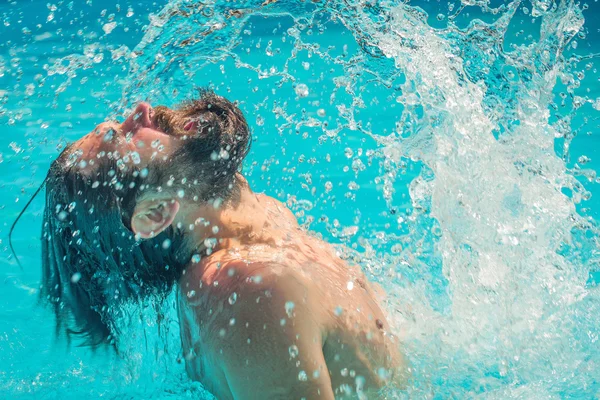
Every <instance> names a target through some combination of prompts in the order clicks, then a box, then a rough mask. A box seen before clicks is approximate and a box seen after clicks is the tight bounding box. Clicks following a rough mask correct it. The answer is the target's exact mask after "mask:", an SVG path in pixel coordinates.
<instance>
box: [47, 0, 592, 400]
mask: <svg viewBox="0 0 600 400" xmlns="http://www.w3.org/2000/svg"><path fill="white" fill-rule="evenodd" d="M473 6H476V8H477V10H479V12H480V15H479V17H480V18H481V19H477V18H473V19H470V20H468V21H467V22H468V23H465V24H464V25H465V26H464V27H462V28H461V27H460V24H459V21H460V18H461V13H464V10H465V9H466V8H467V7H471V9H473ZM524 7H530V8H531V11H529V10H527V13H525V14H527V18H528V20H532V21H533V20H535V21H536V24H537V25H536V26H539V32H537V33H536V34H535V35H530V37H529V38H527V40H524V41H521V42H520V43H512V44H511V43H510V42H511V40H512V39H511V33H510V32H511V29H512V26H513V25H514V24H515V21H517V20H519V19H522V18H524V17H523V15H522V14H520V13H521V12H523V11H522V9H523V8H524ZM520 10H521V11H520ZM437 19H438V20H442V19H447V20H448V23H447V26H446V27H445V28H443V29H435V28H433V27H432V26H431V25H430V24H428V22H427V21H428V14H426V13H425V12H424V11H423V10H421V9H419V8H416V7H411V6H408V5H406V4H402V3H398V2H392V1H389V2H388V1H381V2H376V1H341V0H336V1H329V2H326V3H323V4H322V3H320V2H309V3H305V2H299V1H291V0H288V1H274V2H270V1H267V2H264V3H263V2H260V1H251V0H246V1H242V2H236V3H235V5H233V4H232V3H229V2H218V1H217V2H215V1H203V2H198V1H187V0H174V1H171V2H170V3H169V4H167V5H166V6H165V7H164V9H163V10H162V11H161V12H160V13H158V14H157V15H153V16H152V18H151V22H150V25H149V26H148V27H147V29H146V32H145V35H144V38H143V39H142V40H141V42H140V43H139V44H137V46H135V48H134V49H133V50H131V51H129V49H128V48H125V49H124V48H123V47H117V46H115V45H110V46H108V47H107V48H106V49H105V50H106V51H110V52H111V54H112V60H113V62H115V63H116V62H119V63H122V62H127V63H129V70H128V71H129V72H128V74H127V77H126V78H125V79H123V80H122V90H123V92H122V93H123V98H122V99H115V100H114V101H111V102H110V107H112V110H113V111H114V114H119V113H121V112H123V110H124V109H126V108H131V106H132V105H133V104H135V102H137V101H139V100H147V101H148V100H149V101H152V102H155V103H167V104H172V103H173V101H178V100H183V99H185V98H186V97H188V96H190V95H191V94H193V93H192V84H197V85H205V84H210V85H211V86H213V87H214V89H215V90H216V91H217V92H218V93H220V94H223V95H225V96H227V97H230V98H231V99H240V100H241V107H242V109H243V110H244V111H245V113H246V115H247V116H248V119H249V121H250V122H251V124H252V125H253V129H254V137H255V150H254V153H253V154H252V155H251V159H250V161H249V162H248V166H247V168H246V170H245V173H246V174H247V176H248V177H249V180H250V182H251V184H252V185H253V186H255V187H258V188H259V189H260V188H262V189H265V190H267V191H269V192H270V193H269V194H275V195H277V196H278V197H280V198H281V199H282V200H283V201H286V202H287V204H288V205H289V206H290V207H291V208H292V210H293V211H294V212H295V214H296V215H297V216H298V218H299V219H300V221H301V222H302V223H303V225H304V226H305V227H307V228H310V229H313V230H315V231H317V232H318V233H319V234H321V235H322V236H323V237H324V238H325V239H327V240H337V241H338V242H340V243H341V244H344V245H345V246H340V253H341V254H342V255H343V257H347V258H348V259H350V260H352V261H355V262H358V263H359V264H360V265H362V266H363V268H364V270H365V271H366V272H367V274H368V275H369V277H370V278H371V279H372V280H374V281H377V282H379V283H381V284H382V285H383V286H384V288H385V289H386V292H387V293H388V299H387V302H386V307H387V308H388V311H389V313H390V315H391V320H392V322H393V325H394V326H395V331H396V332H397V333H398V334H399V335H400V336H401V337H402V339H403V341H404V346H405V350H404V351H405V353H406V357H407V360H408V362H409V364H410V368H411V372H412V378H411V382H410V383H409V388H408V389H407V390H406V391H405V392H398V393H393V394H390V398H395V397H399V398H402V397H408V398H449V397H451V398H465V397H480V398H489V399H496V398H497V399H505V398H565V397H582V398H590V397H592V396H594V395H598V393H599V391H600V381H599V380H598V378H597V372H596V371H597V369H598V363H599V362H600V351H599V350H598V345H597V341H598V333H597V332H598V326H599V324H598V323H597V322H596V316H597V315H600V307H599V305H598V304H600V303H599V300H600V299H599V298H598V294H597V289H596V288H595V286H594V284H593V282H591V279H590V273H593V272H594V271H595V270H594V268H595V267H594V265H595V263H596V238H597V231H596V225H595V222H594V221H593V220H592V219H591V217H584V216H582V212H581V210H580V203H581V202H582V201H584V200H588V199H589V197H590V192H589V191H588V190H587V189H586V188H585V187H584V186H583V184H582V180H583V179H580V178H581V177H583V178H585V179H587V180H589V181H593V180H594V179H595V172H594V171H593V170H586V169H582V168H581V167H580V166H579V165H576V166H575V167H571V166H570V160H569V151H570V147H571V143H572V141H573V140H574V137H575V133H574V131H573V130H572V129H571V125H572V124H573V123H574V122H575V121H578V120H579V119H581V118H582V117H583V116H582V112H583V111H582V110H587V108H585V105H586V104H593V103H594V101H595V100H594V99H591V98H589V97H587V96H578V95H576V91H577V89H578V87H579V85H580V82H581V80H582V79H583V78H582V77H581V76H580V73H579V72H578V70H577V68H579V67H578V64H579V63H580V62H582V61H585V60H586V57H584V56H576V55H570V56H569V55H567V54H568V52H569V51H570V49H573V48H575V46H574V43H576V42H574V38H577V37H579V36H578V35H580V34H581V32H582V31H583V30H584V29H583V24H584V19H583V14H582V10H581V9H580V7H579V6H578V5H576V4H575V3H573V2H571V1H561V2H556V3H555V2H553V1H546V0H544V1H538V0H534V1H531V2H530V3H527V4H525V2H521V1H515V2H512V3H510V4H504V5H501V6H499V7H497V8H493V7H492V6H491V5H490V2H488V1H485V0H483V1H477V2H475V1H473V2H471V1H463V2H462V3H461V4H460V6H459V7H458V9H457V10H456V11H455V12H454V14H451V15H449V16H448V17H447V18H446V17H445V16H444V15H441V17H438V18H437ZM484 20H485V21H486V22H484ZM103 29H104V31H105V32H106V31H107V30H108V31H110V32H112V31H113V30H114V29H115V26H114V25H108V27H107V26H106V25H104V28H103ZM110 32H108V33H107V34H109V33H110ZM257 32H258V33H260V34H258V33H257ZM256 37H260V39H256ZM340 43H342V45H340ZM88 53H89V54H84V55H68V56H65V57H63V58H61V59H59V60H56V61H55V62H54V64H53V65H52V66H49V67H48V69H47V71H48V75H50V76H52V75H56V74H58V75H61V76H62V75H64V76H65V78H66V79H65V81H64V82H63V85H59V86H58V88H57V93H56V94H57V95H58V94H60V93H61V92H62V91H64V90H66V89H65V88H66V87H68V86H69V85H71V82H72V78H73V74H75V72H76V71H78V70H79V69H85V68H90V67H91V66H92V65H93V63H94V62H97V58H98V54H100V53H101V51H99V50H98V48H97V47H95V48H94V47H92V48H90V47H88ZM257 54H258V55H257ZM98 62H99V61H98ZM119 84H121V83H119ZM557 86H560V87H559V88H557ZM557 90H564V91H566V92H567V94H568V96H567V97H569V98H570V99H572V100H571V103H572V104H571V109H570V111H569V112H568V113H566V115H561V114H559V113H558V112H557V111H556V109H557V107H556V102H555V95H556V91H557ZM249 93H250V94H249ZM306 141H309V142H310V144H309V145H307V144H306ZM296 145H298V146H297V147H296ZM294 148H298V149H300V150H298V151H296V152H294V151H293V150H292V149H294ZM274 149H276V150H275V151H280V153H281V154H280V155H276V156H273V153H274V152H275V151H274ZM301 149H305V150H301ZM331 160H333V162H331ZM328 163H330V164H328ZM580 164H582V165H583V164H584V163H583V162H580ZM328 165H331V166H328ZM333 165H335V166H336V167H333ZM340 165H344V166H345V167H344V168H343V169H342V171H339V168H338V169H336V168H337V167H338V166H340ZM348 176H350V178H348ZM292 179H297V180H298V181H299V182H300V183H299V184H298V185H296V187H292V188H290V187H289V185H288V182H289V181H291V180H292ZM317 182H318V183H317ZM342 182H343V184H342ZM406 184H408V185H407V189H406V188H405V186H404V185H406ZM338 205H339V206H342V207H349V208H348V209H353V210H354V211H353V212H352V213H346V214H348V215H342V214H340V213H339V212H338V213H336V211H335V209H336V206H338ZM319 214H320V215H319ZM350 214H351V215H350ZM330 215H335V216H336V218H333V217H330ZM234 300H235V299H234ZM230 301H231V299H230ZM169 304H171V303H170V302H169V301H167V302H166V303H165V304H162V305H157V304H154V305H151V306H147V307H146V308H144V310H145V312H148V313H149V315H154V314H153V313H154V312H156V310H157V309H159V311H160V312H159V314H160V315H161V321H162V322H160V323H159V324H158V325H156V326H157V329H156V330H155V329H154V326H155V325H154V324H155V322H152V321H155V318H154V320H153V319H152V317H151V316H149V315H145V316H143V317H139V318H138V314H136V313H137V312H138V311H135V310H136V308H135V307H133V308H132V310H124V311H123V315H124V322H123V328H122V330H123V331H126V332H133V333H132V334H131V335H126V336H127V339H125V340H124V341H123V343H122V346H123V352H124V354H127V355H128V356H129V357H130V361H129V362H128V363H126V364H127V365H126V367H125V369H124V371H128V372H127V374H126V375H127V376H128V381H127V382H128V383H131V384H132V383H134V382H136V380H137V379H139V376H142V375H143V374H144V371H151V370H152V369H153V368H154V367H155V366H156V365H157V364H160V365H162V366H163V367H164V370H165V371H167V370H170V368H171V370H172V367H173V366H174V365H175V362H176V361H175V360H176V358H177V357H176V356H174V355H173V353H176V352H177V350H173V349H176V348H177V340H178V332H177V329H178V328H177V320H176V314H175V312H174V311H173V310H172V307H171V306H170V305H169ZM161 307H162V309H161ZM136 321H137V322H136ZM146 322H147V323H146ZM135 323H137V324H140V326H132V325H135ZM149 326H151V327H150V328H149ZM165 327H172V329H166V328H165ZM141 336H144V337H145V339H144V341H145V343H149V344H148V345H147V346H146V348H145V350H144V349H140V348H139V340H140V339H139V338H140V337H141ZM159 343H160V344H159ZM166 343H169V346H168V349H167V348H166V347H163V346H166ZM165 349H167V350H165ZM290 352H291V350H290ZM151 358H154V361H153V360H152V359H151ZM136 377H137V378H136ZM175 381H176V380H169V379H166V380H164V379H159V380H158V381H157V382H158V383H155V384H154V385H155V386H154V388H156V386H161V385H162V386H164V385H166V386H171V387H175V386H177V385H184V386H185V385H186V384H185V383H181V382H180V381H177V382H175ZM174 382H175V383H174ZM151 386H152V385H151ZM177 387H179V386H177ZM190 388H192V389H190V390H197V391H201V389H199V388H198V387H192V386H190ZM151 390H152V389H151ZM185 390H187V389H176V390H175V389H173V392H177V393H181V392H182V391H185ZM203 395H204V394H203Z"/></svg>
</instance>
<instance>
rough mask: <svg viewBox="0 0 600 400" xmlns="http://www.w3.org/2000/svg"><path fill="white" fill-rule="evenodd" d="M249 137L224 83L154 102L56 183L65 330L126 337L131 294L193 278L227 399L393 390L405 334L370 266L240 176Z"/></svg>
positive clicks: (48, 229)
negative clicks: (220, 89) (223, 91)
mask: <svg viewBox="0 0 600 400" xmlns="http://www.w3.org/2000/svg"><path fill="white" fill-rule="evenodd" d="M249 145H250V133H249V129H248V126H247V124H246V121H245V119H244V117H243V115H242V113H241V111H240V110H239V109H238V108H237V107H236V106H235V105H234V104H232V103H230V102H229V101H227V100H226V99H224V98H222V97H220V96H217V95H215V94H214V93H212V92H207V91H204V92H201V94H200V98H199V99H197V100H193V101H189V102H187V103H185V104H183V105H182V106H181V107H180V108H178V109H169V108H166V107H156V108H154V109H152V108H151V107H150V105H148V104H146V103H141V104H139V105H138V106H137V108H136V110H135V111H134V112H133V114H132V115H131V116H129V117H128V118H127V119H126V120H125V122H123V123H122V124H119V123H117V122H108V123H103V124H100V125H99V126H98V127H97V128H96V129H95V130H94V131H93V132H91V133H89V134H88V135H86V136H84V137H83V138H81V139H80V140H78V141H77V142H75V143H73V144H72V145H70V146H68V147H67V148H66V149H65V150H64V151H63V153H62V154H61V155H60V156H59V157H58V159H57V160H56V161H55V162H54V163H53V164H52V166H51V168H50V171H49V173H48V177H47V180H46V207H45V212H44V224H43V235H42V244H43V284H42V295H43V297H44V298H45V299H47V300H48V301H49V302H50V303H51V304H53V305H54V309H55V312H56V316H57V328H58V327H61V326H62V327H65V328H66V329H67V330H68V332H71V333H72V332H76V333H79V334H81V335H83V336H84V337H85V338H86V340H87V343H89V344H90V345H93V346H96V345H99V344H101V343H118V334H119V332H117V331H116V328H115V326H114V315H115V311H116V310H118V308H119V304H120V303H122V302H123V301H131V300H137V299H142V298H144V297H146V296H150V295H159V296H160V295H164V294H166V293H168V291H169V290H170V289H171V288H172V286H173V285H174V284H177V285H178V289H179V290H178V309H179V319H180V327H181V341H182V345H183V352H184V355H185V363H186V370H187V372H188V374H189V376H190V378H192V379H194V380H198V381H200V382H201V383H202V384H203V385H204V386H205V387H206V388H207V389H208V390H209V391H211V392H212V393H214V394H215V396H216V397H217V398H218V399H223V400H225V399H338V398H359V399H363V398H382V397H383V394H382V392H381V390H382V388H384V387H389V386H390V385H394V386H397V385H401V384H403V383H404V379H403V378H402V377H403V375H404V374H403V371H404V366H403V363H402V358H401V355H400V344H399V343H398V342H397V340H395V339H394V336H393V335H391V334H390V333H389V325H388V322H387V321H386V317H385V315H384V313H383V312H382V310H381V308H380V306H379V305H378V302H377V299H376V295H375V293H374V291H373V290H372V288H371V287H370V286H369V284H368V283H367V281H366V279H365V277H364V276H363V274H362V273H361V271H360V269H359V268H357V267H351V266H349V265H347V264H346V263H345V262H344V261H342V260H341V259H340V258H339V257H338V256H337V255H336V254H335V251H334V250H333V248H332V247H331V246H330V245H328V244H327V243H325V242H323V241H321V240H318V239H316V238H314V237H313V236H311V235H309V234H308V233H307V232H305V231H303V230H302V229H301V228H300V227H299V225H298V224H297V222H296V220H295V218H294V216H293V215H292V213H291V212H290V211H289V210H288V209H287V208H286V207H285V206H284V205H283V204H282V203H280V202H279V201H277V200H275V199H273V198H271V197H268V196H266V195H263V194H256V193H253V192H252V190H251V189H250V188H249V186H248V183H247V182H246V180H245V179H244V178H243V176H242V174H241V173H240V170H241V164H242V161H243V159H244V157H245V155H246V154H247V152H248V149H249Z"/></svg>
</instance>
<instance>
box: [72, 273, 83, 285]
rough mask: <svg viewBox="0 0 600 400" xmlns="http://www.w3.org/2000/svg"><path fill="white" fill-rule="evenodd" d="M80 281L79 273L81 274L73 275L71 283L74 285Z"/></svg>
mask: <svg viewBox="0 0 600 400" xmlns="http://www.w3.org/2000/svg"><path fill="white" fill-rule="evenodd" d="M80 279H81V273H79V272H75V273H74V274H73V275H71V282H73V283H77V282H79V280H80Z"/></svg>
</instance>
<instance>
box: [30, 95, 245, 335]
mask: <svg viewBox="0 0 600 400" xmlns="http://www.w3.org/2000/svg"><path fill="white" fill-rule="evenodd" d="M249 145H250V134H249V130H248V126H247V124H246V121H245V119H244V117H243V115H242V113H241V111H240V110H239V109H238V108H237V107H236V106H235V105H234V104H232V103H230V102H229V101H227V100H226V99H224V98H222V97H219V96H217V95H215V94H214V93H212V92H206V91H203V92H201V95H200V98H199V99H197V100H192V101H189V102H186V103H185V104H183V105H182V106H181V107H179V108H178V109H175V110H171V109H168V108H166V107H156V108H155V109H152V108H151V107H150V106H149V105H148V104H145V103H142V104H140V105H138V107H137V108H136V110H135V111H134V112H133V113H132V115H131V116H129V117H128V118H127V119H126V121H125V122H123V123H122V124H119V123H116V122H115V123H105V124H101V125H100V126H98V127H97V128H96V129H95V130H94V131H93V132H91V133H90V134H88V135H86V136H85V137H83V138H82V139H80V140H78V141H77V142H75V143H73V144H72V145H70V146H68V147H67V148H66V149H65V150H64V151H63V152H62V154H61V155H60V156H59V157H58V159H57V160H55V161H54V162H53V163H52V166H51V168H50V171H49V173H48V177H47V180H46V206H45V211H44V223H43V229H42V252H43V254H42V257H43V282H42V291H41V293H42V296H43V297H45V298H46V299H48V300H49V301H50V303H51V304H53V305H54V308H55V312H56V315H57V328H58V327H60V326H61V324H62V322H63V321H64V319H65V318H70V317H71V316H72V317H73V318H74V322H75V325H76V326H77V329H78V331H79V332H80V333H82V334H85V335H87V338H88V342H89V343H90V344H98V343H101V342H103V341H105V340H106V339H107V338H108V337H109V335H110V333H111V331H112V330H113V328H114V327H112V326H111V323H112V319H111V317H110V315H111V310H110V309H111V308H112V306H114V305H116V304H118V303H119V302H121V301H124V300H129V299H140V298H143V297H145V296H147V295H150V294H164V293H166V292H168V290H169V289H170V288H171V287H172V284H173V283H174V282H175V281H176V280H177V279H178V278H179V277H180V275H181V273H182V272H183V269H184V268H185V266H186V265H187V263H188V262H189V261H190V258H191V256H192V254H193V253H194V252H195V251H196V250H197V249H196V248H195V245H194V244H193V243H191V242H190V241H188V240H187V236H186V234H185V228H187V227H185V228H184V227H182V226H177V224H176V223H175V221H176V217H177V214H178V213H179V211H180V207H182V206H188V207H189V205H190V204H192V203H195V204H198V206H201V205H202V204H205V203H209V202H218V203H221V202H223V203H224V204H226V203H227V202H229V203H231V202H235V201H236V198H237V194H238V186H239V184H240V181H239V180H238V178H237V176H238V175H237V173H238V171H239V169H240V167H241V163H242V161H243V159H244V157H245V156H246V154H247V152H248V150H249Z"/></svg>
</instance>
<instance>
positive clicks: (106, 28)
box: [102, 22, 117, 35]
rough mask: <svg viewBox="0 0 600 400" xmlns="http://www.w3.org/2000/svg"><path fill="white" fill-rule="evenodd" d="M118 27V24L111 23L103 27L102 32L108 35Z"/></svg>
mask: <svg viewBox="0 0 600 400" xmlns="http://www.w3.org/2000/svg"><path fill="white" fill-rule="evenodd" d="M116 27H117V23H116V22H109V23H108V24H104V26H102V30H103V31H104V33H106V34H107V35H108V34H109V33H111V32H112V31H113V29H115V28H116Z"/></svg>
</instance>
